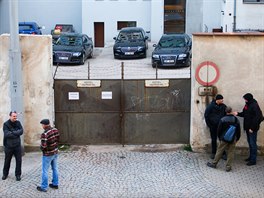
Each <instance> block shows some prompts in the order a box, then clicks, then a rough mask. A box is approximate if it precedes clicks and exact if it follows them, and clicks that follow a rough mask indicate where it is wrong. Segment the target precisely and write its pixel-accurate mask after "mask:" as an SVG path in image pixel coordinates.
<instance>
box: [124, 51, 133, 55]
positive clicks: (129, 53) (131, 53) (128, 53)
mask: <svg viewBox="0 0 264 198" xmlns="http://www.w3.org/2000/svg"><path fill="white" fill-rule="evenodd" d="M125 55H134V52H125Z"/></svg>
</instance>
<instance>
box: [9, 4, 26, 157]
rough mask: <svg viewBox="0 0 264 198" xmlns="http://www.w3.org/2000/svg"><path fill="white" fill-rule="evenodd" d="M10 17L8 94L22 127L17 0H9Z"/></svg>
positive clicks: (21, 83) (22, 106)
mask: <svg viewBox="0 0 264 198" xmlns="http://www.w3.org/2000/svg"><path fill="white" fill-rule="evenodd" d="M9 19H10V50H9V64H10V66H9V67H10V94H11V110H12V111H17V112H18V119H19V121H20V122H21V124H22V125H23V127H24V119H23V113H24V105H23V79H22V76H23V70H22V65H21V51H20V46H19V34H18V0H12V1H9ZM21 143H22V144H21V146H22V154H24V135H22V136H21Z"/></svg>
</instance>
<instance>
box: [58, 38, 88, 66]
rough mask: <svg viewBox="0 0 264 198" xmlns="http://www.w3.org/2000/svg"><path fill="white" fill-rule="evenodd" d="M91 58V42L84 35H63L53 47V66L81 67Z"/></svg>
mask: <svg viewBox="0 0 264 198" xmlns="http://www.w3.org/2000/svg"><path fill="white" fill-rule="evenodd" d="M92 56H93V41H92V38H90V37H88V36H87V35H86V34H78V33H64V34H61V35H60V37H59V39H58V40H57V42H56V43H55V44H54V45H53V64H56V63H75V64H81V65H83V64H84V62H85V60H86V59H87V58H91V57H92Z"/></svg>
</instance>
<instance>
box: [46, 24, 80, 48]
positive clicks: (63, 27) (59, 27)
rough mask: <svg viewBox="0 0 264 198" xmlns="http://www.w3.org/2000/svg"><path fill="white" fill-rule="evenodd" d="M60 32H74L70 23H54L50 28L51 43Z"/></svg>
mask: <svg viewBox="0 0 264 198" xmlns="http://www.w3.org/2000/svg"><path fill="white" fill-rule="evenodd" d="M62 33H76V31H75V29H74V27H73V25H72V24H56V25H55V27H54V29H53V30H51V35H52V40H53V43H54V42H56V41H57V40H58V38H59V37H60V35H61V34H62Z"/></svg>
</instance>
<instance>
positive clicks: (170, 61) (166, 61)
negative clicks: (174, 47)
mask: <svg viewBox="0 0 264 198" xmlns="http://www.w3.org/2000/svg"><path fill="white" fill-rule="evenodd" d="M164 62H165V63H174V60H164Z"/></svg>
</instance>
